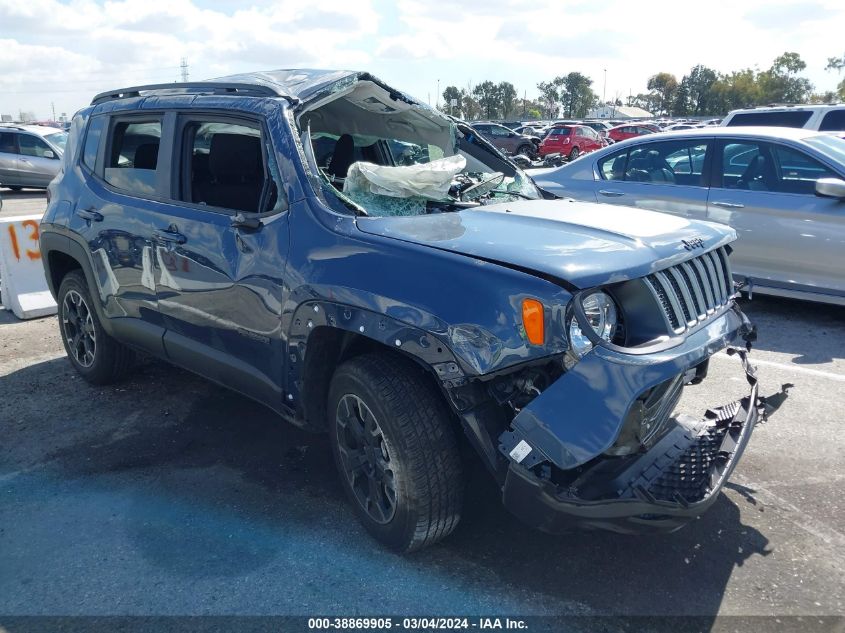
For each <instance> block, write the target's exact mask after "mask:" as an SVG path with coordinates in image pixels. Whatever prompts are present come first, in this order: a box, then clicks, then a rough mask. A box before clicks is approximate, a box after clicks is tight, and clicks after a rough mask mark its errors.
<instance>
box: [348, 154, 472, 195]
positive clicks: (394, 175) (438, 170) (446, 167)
mask: <svg viewBox="0 0 845 633" xmlns="http://www.w3.org/2000/svg"><path fill="white" fill-rule="evenodd" d="M464 167H466V159H465V158H464V157H463V156H461V155H455V156H448V157H446V158H440V159H438V160H433V161H431V162H430V163H420V164H417V165H408V166H402V167H388V166H385V165H376V164H374V163H365V162H357V163H352V165H351V166H350V167H349V171H348V172H347V174H346V181H345V182H344V183H343V192H344V193H348V194H355V193H370V194H376V195H380V196H391V197H393V198H410V197H420V198H428V199H430V200H443V199H444V198H447V197H448V193H449V187H450V186H451V185H452V180H453V179H454V177H455V176H456V175H457V174H458V173H460V172H461V171H462V170H463V169H464Z"/></svg>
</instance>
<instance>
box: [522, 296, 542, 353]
mask: <svg viewBox="0 0 845 633" xmlns="http://www.w3.org/2000/svg"><path fill="white" fill-rule="evenodd" d="M543 320H544V319H543V304H542V303H540V302H539V301H537V300H536V299H523V300H522V325H523V327H525V334H526V335H528V340H529V342H530V343H531V344H532V345H542V344H543V343H544V342H545V340H546V336H545V334H546V333H545V329H544V325H543Z"/></svg>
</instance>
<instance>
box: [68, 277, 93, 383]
mask: <svg viewBox="0 0 845 633" xmlns="http://www.w3.org/2000/svg"><path fill="white" fill-rule="evenodd" d="M62 332H63V333H64V335H65V340H66V341H67V346H68V350H69V352H70V353H71V354H72V355H73V357H74V360H76V362H77V363H79V364H80V365H82V367H86V368H87V367H91V365H93V364H94V357H95V355H96V353H97V338H96V328H95V327H94V317H93V316H92V314H91V309H90V308H89V307H88V304H87V303H86V302H85V299H83V298H82V295H81V294H79V293H78V292H77V291H76V290H70V291H68V292H67V294H65V297H64V300H63V301H62Z"/></svg>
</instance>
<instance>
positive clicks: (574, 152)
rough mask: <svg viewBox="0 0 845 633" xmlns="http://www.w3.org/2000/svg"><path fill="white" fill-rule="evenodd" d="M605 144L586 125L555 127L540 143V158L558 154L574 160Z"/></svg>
mask: <svg viewBox="0 0 845 633" xmlns="http://www.w3.org/2000/svg"><path fill="white" fill-rule="evenodd" d="M604 146H605V142H604V141H603V140H602V138H601V136H599V135H598V133H597V132H596V131H595V130H593V128H591V127H587V126H586V125H555V126H552V128H551V129H550V130H549V133H548V134H547V135H546V136H545V137H544V138H543V140H542V141H540V156H546V155H548V154H554V153H559V154H561V155H562V156H568V157H569V160H575V159H576V158H578V156H579V155H581V154H586V153H588V152H592V151H595V150H597V149H601V148H602V147H604Z"/></svg>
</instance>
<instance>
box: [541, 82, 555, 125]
mask: <svg viewBox="0 0 845 633" xmlns="http://www.w3.org/2000/svg"><path fill="white" fill-rule="evenodd" d="M537 90H539V91H540V101H541V102H542V104H543V112H544V113H545V116H546V117H547V118H549V119H553V118H555V117H556V116H557V112H558V109H559V108H560V105H558V102H559V101H560V92H559V91H558V84H557V83H555V81H541V82H540V83H538V84H537Z"/></svg>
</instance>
